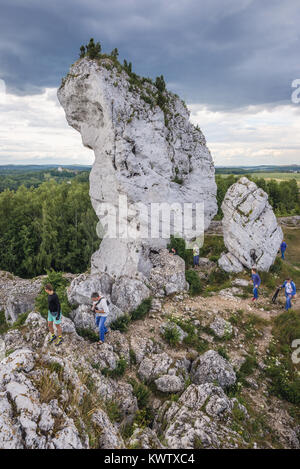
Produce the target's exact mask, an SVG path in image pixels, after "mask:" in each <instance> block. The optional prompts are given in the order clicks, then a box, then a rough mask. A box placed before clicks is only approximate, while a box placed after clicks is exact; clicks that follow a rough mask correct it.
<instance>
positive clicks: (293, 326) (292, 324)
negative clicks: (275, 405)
mask: <svg viewBox="0 0 300 469" xmlns="http://www.w3.org/2000/svg"><path fill="white" fill-rule="evenodd" d="M273 335H274V339H275V341H274V342H273V344H271V346H270V347H269V357H268V359H267V360H266V363H267V369H266V374H267V376H269V377H270V378H271V380H272V385H271V387H270V391H271V392H272V393H273V394H275V395H276V396H278V397H280V398H281V399H285V400H286V401H288V402H291V403H293V404H296V405H299V404H300V377H299V371H298V369H297V364H295V363H293V362H292V352H293V349H292V347H291V344H292V342H293V340H295V339H299V337H300V314H299V311H291V312H285V313H282V314H280V316H277V318H276V319H275V323H274V328H273Z"/></svg>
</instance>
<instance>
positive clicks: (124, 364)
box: [102, 358, 127, 378]
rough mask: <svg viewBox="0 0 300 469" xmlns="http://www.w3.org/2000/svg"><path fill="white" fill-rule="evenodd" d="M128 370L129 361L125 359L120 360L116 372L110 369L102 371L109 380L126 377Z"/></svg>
mask: <svg viewBox="0 0 300 469" xmlns="http://www.w3.org/2000/svg"><path fill="white" fill-rule="evenodd" d="M126 369H127V361H126V360H125V358H120V360H119V361H118V363H117V366H116V368H115V369H114V370H110V369H109V368H104V369H103V370H102V374H103V375H104V376H108V377H109V378H120V377H121V376H123V375H124V373H125V371H126Z"/></svg>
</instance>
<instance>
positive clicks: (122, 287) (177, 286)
mask: <svg viewBox="0 0 300 469" xmlns="http://www.w3.org/2000/svg"><path fill="white" fill-rule="evenodd" d="M135 80H136V83H135V84H133V82H132V81H133V78H132V76H131V75H130V74H129V75H128V73H127V71H125V69H124V68H123V67H122V66H121V65H120V64H119V63H117V62H116V61H113V60H110V59H109V58H107V57H106V58H103V59H100V60H97V61H96V60H89V59H88V58H84V59H82V60H79V61H77V62H76V63H75V64H74V65H73V66H72V67H71V70H70V73H69V74H68V75H67V77H66V78H65V79H64V80H63V84H62V86H61V87H60V89H59V91H58V98H59V101H60V103H61V105H62V106H63V108H64V110H65V112H66V117H67V120H68V123H69V124H70V125H71V126H72V127H74V128H75V129H76V130H78V131H79V132H80V133H81V136H82V141H83V144H84V145H85V146H87V147H88V148H91V149H92V150H93V151H94V153H95V163H94V165H93V169H92V172H91V175H90V195H91V201H92V204H93V207H94V209H95V211H96V213H97V215H98V217H99V219H100V222H101V224H102V225H103V226H104V225H105V224H107V223H108V222H109V221H110V222H112V220H113V219H114V214H115V213H117V214H118V226H117V233H116V235H114V236H111V233H110V235H108V233H107V232H104V233H103V231H102V236H103V240H102V242H101V246H100V249H99V251H97V252H96V253H95V254H94V255H93V257H92V269H91V273H92V275H93V274H97V275H100V277H101V282H102V276H103V275H105V276H108V278H109V281H108V283H106V280H107V278H106V280H105V282H103V283H102V291H103V293H104V294H106V295H108V294H111V295H112V301H113V303H114V304H115V305H116V306H117V307H118V308H120V309H121V310H124V308H125V309H126V310H130V309H134V307H136V304H137V303H138V302H141V301H142V299H143V298H145V297H146V296H147V295H148V296H149V293H150V290H149V289H148V288H150V289H151V284H152V285H156V286H155V287H154V288H158V289H159V292H160V293H161V290H162V286H165V287H166V290H165V292H166V293H168V292H169V293H173V292H176V291H181V290H182V289H183V288H186V282H185V279H184V276H183V273H182V270H181V269H180V268H179V265H178V267H176V265H174V267H175V269H174V271H173V273H172V272H171V270H172V267H173V266H172V262H174V263H175V261H174V260H171V258H170V259H169V260H168V262H167V264H169V268H167V269H166V267H165V266H166V262H165V261H166V258H167V254H166V253H165V252H164V251H163V252H162V253H161V254H160V256H161V260H162V262H163V263H162V264H161V266H159V265H157V264H155V265H154V264H153V262H152V258H151V255H152V254H159V252H160V250H161V249H163V248H165V247H166V244H167V241H168V239H167V238H168V237H169V236H168V235H167V236H163V235H162V228H161V226H160V225H159V224H158V232H157V233H151V235H150V231H149V230H148V229H150V228H153V226H154V221H155V220H156V221H157V217H154V215H153V212H152V213H151V208H152V209H153V207H154V206H153V204H161V203H164V204H165V205H166V206H167V207H170V206H171V205H172V204H177V205H176V206H175V205H173V208H174V210H175V212H176V214H177V215H178V216H179V217H180V216H181V215H182V213H183V210H184V204H185V203H189V204H196V203H202V202H203V203H204V223H203V224H202V226H200V227H199V228H197V229H198V231H197V232H196V233H193V234H192V233H191V232H190V231H187V232H186V236H185V237H186V238H187V239H189V238H191V237H193V236H201V235H202V234H203V228H207V227H208V225H209V224H210V221H211V219H212V218H213V217H214V215H215V213H216V211H217V204H216V184H215V179H214V166H213V162H212V158H211V155H210V152H209V150H208V148H207V146H206V142H205V138H204V136H203V134H202V132H201V131H200V129H199V128H195V127H194V126H193V125H192V124H191V123H190V122H189V112H188V110H187V108H186V106H185V104H184V103H183V102H182V101H181V100H180V99H179V98H178V96H176V95H174V94H172V93H170V92H168V91H167V90H165V89H164V90H163V91H160V93H162V94H161V95H159V90H158V88H157V87H156V85H155V84H154V83H152V82H151V81H149V80H145V79H136V78H135ZM159 96H163V98H162V99H163V100H164V102H165V105H164V106H162V105H161V104H160V101H159V99H158V97H159ZM157 103H158V104H160V105H161V107H160V106H159V105H158V104H157ZM124 198H125V199H126V202H127V205H129V208H128V210H127V209H125V211H122V210H120V211H119V201H120V200H121V201H124V200H125V199H124ZM103 204H106V205H105V206H104V205H103ZM133 204H138V205H133ZM125 205H126V203H125ZM156 207H157V206H156ZM102 209H103V210H104V209H106V210H107V211H108V212H109V217H108V216H106V218H105V219H104V218H103V216H104V215H105V214H104V212H102ZM167 218H169V220H170V224H171V232H172V229H173V230H175V229H176V228H174V227H175V226H176V227H177V225H175V221H174V220H173V217H170V216H169V217H167ZM165 221H167V220H165ZM112 223H113V222H112ZM109 225H110V227H111V226H112V225H111V223H109ZM125 225H126V228H124V226H125ZM168 225H169V223H168ZM127 228H128V229H127ZM99 230H100V231H101V226H100V225H99ZM175 264H176V263H175ZM177 264H179V263H178V261H177ZM124 298H126V301H125V300H124Z"/></svg>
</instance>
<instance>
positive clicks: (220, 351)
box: [217, 347, 229, 360]
mask: <svg viewBox="0 0 300 469" xmlns="http://www.w3.org/2000/svg"><path fill="white" fill-rule="evenodd" d="M217 352H218V354H219V355H221V357H223V358H225V359H226V360H229V355H228V353H227V351H226V349H225V348H224V347H219V348H218V350H217Z"/></svg>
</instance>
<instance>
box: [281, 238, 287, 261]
mask: <svg viewBox="0 0 300 469" xmlns="http://www.w3.org/2000/svg"><path fill="white" fill-rule="evenodd" d="M286 248H287V244H286V242H285V241H284V240H283V241H282V243H281V245H280V251H281V259H284V254H285V251H286Z"/></svg>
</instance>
